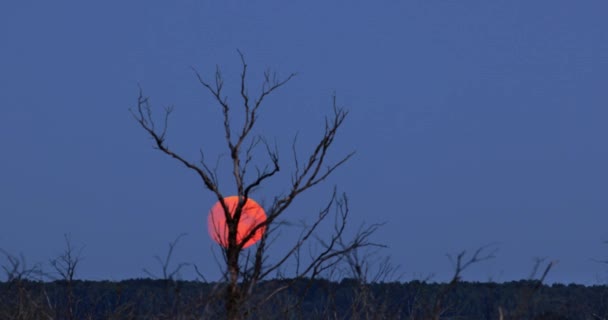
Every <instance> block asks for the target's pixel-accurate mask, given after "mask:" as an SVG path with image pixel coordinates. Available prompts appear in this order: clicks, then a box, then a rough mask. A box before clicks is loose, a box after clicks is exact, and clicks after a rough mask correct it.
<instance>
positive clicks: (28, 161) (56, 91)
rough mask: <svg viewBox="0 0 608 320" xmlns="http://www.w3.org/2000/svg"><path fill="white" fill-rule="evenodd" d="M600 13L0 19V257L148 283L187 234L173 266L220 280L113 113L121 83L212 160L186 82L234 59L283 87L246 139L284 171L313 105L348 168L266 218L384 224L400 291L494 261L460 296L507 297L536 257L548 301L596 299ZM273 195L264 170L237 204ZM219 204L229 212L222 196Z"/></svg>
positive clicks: (187, 198) (199, 5)
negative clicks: (333, 208)
mask: <svg viewBox="0 0 608 320" xmlns="http://www.w3.org/2000/svg"><path fill="white" fill-rule="evenodd" d="M607 10H608V4H606V2H605V1H600V0H595V1H593V0H591V1H578V2H572V1H560V0H554V1H548V0H547V1H533V2H532V1H519V0H516V1H464V2H463V1H428V0H425V1H422V0H420V1H374V2H371V1H329V2H328V1H307V2H300V3H297V4H295V3H287V2H285V1H262V2H251V1H248V2H245V1H216V2H212V1H202V0H199V1H186V0H184V1H173V2H168V1H103V2H83V1H58V2H53V3H48V2H44V1H3V2H2V3H1V4H0V145H1V146H2V153H1V155H2V156H1V157H0V217H1V219H0V221H1V223H0V248H3V249H5V250H7V251H9V252H12V253H16V254H18V253H23V254H24V255H25V256H26V257H27V259H28V262H29V263H30V264H31V263H35V262H46V261H48V259H50V258H51V257H53V256H54V255H56V254H58V253H60V252H61V250H62V246H63V234H65V233H68V234H70V235H71V237H72V239H73V241H74V243H75V244H76V245H78V246H84V250H83V261H82V265H81V269H80V270H79V271H80V272H79V275H80V276H81V277H82V278H86V279H115V280H118V279H124V278H133V277H143V276H145V274H144V273H143V272H142V268H148V269H150V270H154V269H155V268H156V265H155V261H154V258H153V256H154V255H156V254H164V252H165V250H166V247H167V243H168V242H169V241H171V240H172V239H174V238H175V237H176V236H177V235H179V234H181V233H187V234H188V235H187V236H186V237H185V238H184V239H183V240H182V242H181V244H180V246H179V247H178V249H177V251H176V257H175V261H190V262H194V263H196V264H198V265H199V266H200V267H201V269H203V270H204V272H206V273H207V274H208V275H210V278H213V277H214V276H217V266H216V263H215V261H214V258H213V255H212V250H213V249H212V248H214V245H213V243H212V241H211V240H210V238H209V237H208V235H207V233H206V225H205V221H206V215H207V211H208V210H209V208H210V207H211V206H212V205H213V197H212V195H211V194H209V193H208V192H206V191H205V190H204V189H203V185H202V183H201V181H200V180H198V179H197V177H196V175H195V174H194V173H193V172H190V171H188V170H187V169H185V168H183V167H182V166H180V165H179V164H178V163H176V162H175V161H172V159H169V158H168V157H166V156H164V155H163V154H161V153H160V152H158V151H156V150H154V149H153V148H152V141H151V140H150V139H148V137H147V136H146V135H145V133H144V132H143V131H142V130H141V129H140V128H139V127H138V125H137V123H136V122H135V121H134V120H133V119H132V117H131V115H130V113H129V111H128V109H129V108H130V107H133V106H134V105H135V102H136V99H137V93H138V91H137V90H138V89H137V86H138V84H139V85H141V86H142V88H143V89H144V91H145V92H146V94H147V95H148V96H150V98H151V101H152V103H153V105H154V106H155V107H157V108H159V110H160V108H162V107H163V106H166V105H174V106H175V108H176V109H175V113H174V116H173V118H172V122H171V126H170V131H169V136H168V141H169V145H170V146H171V147H172V148H174V149H175V150H177V151H180V152H181V153H183V154H184V155H186V156H188V157H191V159H194V160H196V159H197V156H198V150H199V148H200V147H203V148H204V149H205V150H206V153H207V154H208V155H209V158H210V159H215V158H216V157H217V156H219V155H221V154H222V153H224V152H225V146H224V145H223V144H222V142H223V141H222V131H221V119H220V114H219V109H218V108H217V106H216V105H214V104H213V101H212V100H211V99H210V97H209V96H208V95H207V94H206V92H205V91H204V90H203V89H202V88H201V87H200V85H199V84H198V83H197V81H196V78H195V76H194V74H193V73H192V71H191V69H190V68H191V67H195V68H197V69H198V70H199V71H200V72H201V73H202V74H204V75H207V76H211V75H212V72H213V71H214V70H215V65H216V64H217V65H219V66H220V67H222V70H223V71H224V72H225V77H226V81H227V82H228V83H231V81H234V80H238V72H239V67H240V65H239V58H238V55H237V53H236V49H240V50H242V51H243V52H244V53H245V55H246V57H247V61H248V63H249V65H250V68H251V74H250V75H251V76H250V78H249V79H250V80H251V84H252V86H253V88H255V86H256V85H258V84H259V81H258V80H259V79H261V74H262V71H263V70H265V68H267V67H268V68H272V69H273V70H276V71H277V72H278V73H279V74H281V75H288V74H289V73H291V72H298V76H297V77H296V78H295V79H294V80H293V81H292V82H290V83H289V85H287V86H286V87H284V88H283V89H281V90H280V91H278V92H277V94H276V95H275V96H273V97H271V98H270V99H268V103H267V105H265V106H264V110H263V114H262V118H261V120H260V123H259V127H258V130H259V131H258V132H256V133H259V134H263V135H265V136H267V137H270V138H271V139H274V140H276V141H277V143H278V144H279V146H280V147H279V151H280V152H281V154H283V155H284V156H283V157H282V160H284V161H286V164H285V165H286V166H287V168H289V159H290V157H289V156H290V142H291V139H292V137H293V136H294V135H295V134H296V132H298V134H299V138H298V139H299V143H300V145H301V148H302V149H301V150H302V152H305V151H306V150H309V149H310V147H311V145H312V143H313V142H314V140H315V138H316V137H317V136H318V135H319V134H320V133H321V129H322V127H321V125H322V121H323V117H324V116H325V114H327V113H328V112H329V111H330V107H331V94H332V92H336V94H337V96H338V102H339V103H340V104H342V105H345V106H347V107H348V109H349V110H350V112H351V113H350V116H349V118H348V120H347V122H346V124H345V126H344V128H343V131H342V132H341V134H340V135H339V137H338V139H337V141H336V148H335V149H334V153H333V156H334V157H335V158H334V159H336V158H338V157H339V156H341V155H344V154H347V153H348V152H350V151H353V150H354V151H356V156H355V158H353V160H352V161H350V162H349V163H347V164H346V165H345V166H344V167H342V168H341V169H340V170H339V171H338V172H337V173H336V174H335V175H334V176H332V177H331V179H330V180H328V182H327V184H326V185H324V186H322V187H320V188H319V189H317V190H315V191H313V192H310V193H309V194H306V195H304V196H303V197H302V198H301V199H300V200H299V202H297V203H296V204H295V205H294V207H293V208H292V210H291V211H289V212H287V213H286V215H285V216H284V218H285V219H288V220H291V221H297V220H299V219H306V218H307V217H308V219H310V217H311V215H315V214H316V211H317V210H318V209H319V208H320V207H322V206H323V204H324V201H326V199H327V195H328V191H330V190H331V188H332V187H333V185H338V186H339V189H340V190H341V191H344V192H346V193H347V194H348V196H349V199H350V204H351V214H352V218H351V221H352V225H351V226H352V227H353V229H356V228H357V227H358V226H359V225H360V224H361V223H374V222H386V225H385V226H384V227H383V228H382V229H381V232H379V233H378V234H377V235H376V237H375V240H377V241H378V242H382V243H385V244H386V245H388V246H389V248H388V249H386V250H385V251H384V254H387V255H390V256H391V257H392V259H393V261H394V263H396V264H399V265H400V266H401V268H400V271H401V272H403V274H404V278H403V279H404V280H410V279H413V278H416V277H425V276H426V275H428V274H431V273H434V274H435V275H436V276H435V279H436V280H445V279H447V278H448V276H449V275H450V270H451V266H450V264H449V261H448V260H447V259H446V257H445V254H446V253H455V252H457V251H460V250H463V249H469V250H472V249H475V248H476V247H478V246H481V245H484V244H488V243H497V246H498V248H499V252H498V253H497V258H496V259H494V260H492V261H489V262H486V263H484V264H480V265H477V266H475V267H473V268H472V269H470V270H469V271H468V272H467V273H466V274H465V275H464V277H465V279H469V280H487V279H489V278H491V279H494V280H498V281H505V280H512V279H521V278H525V277H527V275H528V274H529V271H530V269H531V267H532V264H533V259H534V257H547V258H548V259H551V260H559V263H558V264H557V266H556V267H555V269H554V270H553V271H552V273H551V274H550V275H549V277H548V280H549V281H551V282H579V283H597V282H604V281H606V278H607V271H608V270H607V269H608V268H607V267H606V266H603V265H600V264H597V263H594V262H593V261H591V259H593V258H597V259H605V258H606V257H608V246H607V245H605V244H603V243H602V242H603V241H606V240H608V231H607V229H606V225H608V214H607V211H608V201H607V200H606V199H608V198H607V197H606V194H607V193H608V168H607V167H606V163H608V147H607V145H606V137H608V126H606V119H607V117H608V108H607V105H606V102H607V101H608V90H606V83H608V21H607V20H606V19H605V12H607ZM233 89H234V88H233ZM233 93H237V91H233ZM235 98H238V97H236V96H235ZM235 100H236V99H235ZM307 148H308V149H307ZM288 183H289V172H282V174H281V175H279V176H278V177H276V179H273V180H272V182H271V183H270V184H269V185H268V186H267V187H266V188H263V189H260V190H259V191H258V192H257V194H256V195H255V198H256V200H258V201H260V202H263V201H264V200H266V201H270V200H271V199H272V197H273V195H274V194H276V192H279V191H281V190H284V188H285V187H286V186H287V184H288ZM222 185H223V186H224V188H225V189H224V190H226V193H230V188H231V186H230V184H229V180H228V179H227V176H226V179H225V183H223V184H222ZM293 233H294V232H293V231H292V230H290V229H286V230H284V232H283V233H282V237H284V239H285V242H289V240H290V235H291V234H293ZM282 239H283V238H282ZM281 242H283V241H281ZM271 250H276V251H274V252H280V250H281V245H280V244H279V245H277V247H275V248H274V249H271ZM270 253H271V254H272V253H273V251H270ZM184 276H185V277H186V278H188V277H190V276H191V274H189V272H185V274H184Z"/></svg>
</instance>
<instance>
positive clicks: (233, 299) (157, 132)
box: [131, 51, 378, 319]
mask: <svg viewBox="0 0 608 320" xmlns="http://www.w3.org/2000/svg"><path fill="white" fill-rule="evenodd" d="M238 54H239V57H240V60H241V64H242V68H241V74H240V99H241V100H242V101H241V103H240V104H241V107H240V109H235V108H234V106H233V104H232V102H230V103H229V102H228V97H227V96H226V95H225V94H224V91H223V90H224V79H223V77H222V72H221V71H220V69H219V67H217V68H216V71H215V74H214V77H213V81H211V82H210V81H208V80H205V78H204V77H203V76H202V75H201V74H200V73H199V72H198V71H196V70H194V72H195V75H196V77H197V79H198V81H199V83H200V84H201V85H202V86H203V87H204V88H205V89H206V90H207V91H208V93H210V94H211V95H212V96H213V97H214V100H215V101H216V102H217V104H218V106H219V107H220V109H221V111H222V116H223V119H222V120H223V130H224V140H225V143H226V146H227V147H228V151H229V155H230V159H229V160H228V161H229V162H230V168H231V174H232V176H233V179H234V180H233V183H234V186H235V187H236V190H237V196H238V197H239V202H238V204H237V205H236V208H234V209H233V210H230V209H231V208H229V207H228V205H227V204H226V203H225V201H224V198H225V195H224V193H223V192H222V190H220V188H219V184H218V175H217V172H216V170H211V168H210V167H209V166H208V164H207V163H206V162H205V160H204V158H203V157H202V155H203V154H204V152H203V150H201V159H200V161H199V162H198V163H197V162H193V161H191V160H189V159H187V158H186V157H184V156H183V155H181V154H180V153H178V152H177V151H174V150H173V149H171V148H169V146H168V145H167V141H166V133H167V129H168V124H169V118H170V115H171V113H172V112H173V108H172V107H170V108H166V109H165V110H164V115H163V117H162V120H161V122H162V124H161V126H160V127H159V126H158V125H157V122H158V121H157V120H154V119H153V116H152V107H151V105H150V100H149V98H148V97H146V96H144V94H143V91H142V90H141V88H140V92H139V97H138V100H137V106H136V108H134V109H131V113H132V114H133V116H134V117H135V119H136V121H137V122H138V123H139V125H140V126H141V127H142V128H143V129H144V130H145V132H146V133H147V134H148V135H149V136H150V137H152V139H153V141H154V145H155V147H156V148H157V149H158V150H160V151H161V152H162V153H164V154H166V155H168V156H170V157H172V158H174V159H176V160H177V161H178V162H180V163H181V164H183V165H185V166H186V167H187V168H189V169H191V170H192V171H194V172H195V173H196V174H197V175H198V176H199V177H200V178H201V180H202V182H203V184H204V186H205V188H206V189H207V190H208V191H210V192H211V193H213V194H214V196H215V197H216V198H217V200H218V201H219V203H220V204H221V206H222V208H223V211H224V215H225V219H226V226H227V230H228V232H227V234H228V236H227V245H225V246H224V247H223V248H222V251H223V257H224V264H223V267H224V268H225V270H223V271H224V279H225V281H226V286H225V291H224V294H225V295H224V299H223V300H224V306H225V311H226V317H227V318H228V319H241V318H243V317H245V316H246V315H247V314H248V312H249V311H250V309H251V308H255V306H251V305H249V306H247V304H246V302H247V299H248V298H249V297H250V296H251V294H252V291H253V290H254V289H255V286H256V284H257V283H258V282H259V281H260V280H261V279H264V278H265V277H267V276H268V275H269V274H271V273H272V272H276V271H277V270H278V269H279V268H280V267H281V266H282V265H284V264H285V262H286V261H288V260H289V259H290V258H294V257H295V259H296V260H297V263H298V267H297V271H296V276H297V277H304V276H306V277H310V278H315V277H316V276H318V275H319V274H320V273H321V272H323V271H324V270H327V269H329V268H332V267H335V266H336V264H338V263H339V262H341V261H343V260H345V259H344V258H345V257H346V256H347V254H348V253H349V252H351V251H353V250H355V249H357V248H361V247H366V246H372V245H374V244H373V243H372V242H370V239H369V238H370V236H371V234H373V233H374V231H375V230H377V228H378V225H370V226H367V227H364V228H361V229H359V231H358V232H356V233H355V235H354V236H352V238H350V239H348V240H347V239H345V237H344V230H345V226H346V223H347V221H348V214H349V208H348V199H347V197H346V196H345V195H344V194H339V193H338V192H337V191H336V189H335V188H334V192H333V193H331V195H330V199H329V202H328V204H327V206H326V207H325V208H324V209H323V210H321V211H320V212H319V214H318V216H317V217H316V219H315V220H314V222H313V223H312V224H311V225H310V226H308V227H306V228H305V230H304V231H303V232H302V233H301V235H300V237H299V239H298V240H297V241H296V243H295V244H294V245H293V247H291V249H290V250H287V253H286V254H285V255H284V256H281V257H278V259H276V260H275V261H276V262H274V263H268V259H267V257H266V249H267V245H268V242H267V237H268V233H265V234H264V236H263V237H262V239H261V240H260V241H259V242H258V244H257V246H256V248H255V249H254V251H255V252H253V253H251V252H250V251H248V253H247V254H244V249H243V246H244V244H245V243H246V242H247V241H248V240H249V239H251V238H252V237H253V236H254V235H255V233H256V232H257V231H258V230H259V229H261V228H263V229H266V230H270V229H273V228H278V227H280V226H281V224H280V223H278V220H277V219H278V218H279V217H281V216H282V215H283V214H284V213H285V211H286V210H287V208H289V207H290V205H291V204H292V203H293V202H294V200H295V199H296V198H297V197H298V196H300V195H301V194H303V193H304V192H306V191H307V190H309V189H311V188H313V187H315V186H317V185H318V184H320V183H322V182H324V181H325V180H326V179H327V178H328V177H329V176H330V175H331V174H332V173H333V172H334V171H335V170H336V169H337V168H339V167H340V166H342V165H343V164H344V163H345V162H346V161H348V160H349V159H350V158H351V157H352V156H353V153H349V154H347V155H345V156H344V157H342V158H341V159H339V160H338V161H336V162H329V160H328V154H329V153H330V151H331V149H332V146H333V144H334V141H335V138H336V135H337V133H338V131H339V129H340V128H341V126H342V125H343V123H344V121H345V119H346V117H347V115H348V111H346V110H345V109H344V108H343V107H340V106H338V105H337V102H336V97H335V95H334V96H333V99H332V109H331V110H332V112H331V114H330V116H329V117H326V120H325V128H324V131H323V133H322V135H321V137H320V138H319V139H318V141H317V143H316V145H315V146H314V148H313V149H312V151H311V152H310V153H309V154H308V155H307V156H305V157H298V156H297V153H296V152H295V149H296V148H295V142H294V145H292V150H293V153H294V166H295V169H294V171H293V172H292V174H291V183H290V184H289V185H288V186H287V190H288V191H287V192H286V193H284V194H280V195H276V196H275V197H274V199H273V201H272V204H271V205H270V206H269V207H267V208H266V213H267V219H266V220H265V221H262V222H260V223H258V224H257V225H255V226H254V227H253V228H251V229H250V230H249V231H248V232H247V234H246V235H244V237H242V238H239V237H237V230H238V225H239V222H240V220H241V217H242V214H243V208H244V207H245V205H246V203H247V201H249V197H250V195H251V192H252V191H253V190H254V189H256V188H259V187H262V186H263V185H264V184H265V182H267V181H268V179H270V178H271V177H273V176H274V175H275V174H277V173H278V172H279V171H280V168H281V162H280V161H279V152H278V149H277V147H276V146H274V147H271V146H270V144H269V143H268V142H267V139H265V138H264V137H261V136H254V135H252V129H253V128H254V127H255V126H256V125H257V123H258V119H259V117H260V116H261V110H262V106H263V102H264V101H265V99H266V98H267V97H268V96H269V95H271V94H273V93H275V91H277V90H278V89H280V88H281V87H283V86H284V85H286V84H287V83H288V82H289V81H291V80H292V79H293V78H294V77H295V76H296V74H295V73H292V74H289V75H288V76H287V77H285V78H279V77H278V76H277V74H276V73H273V72H270V71H266V72H264V77H263V79H262V89H261V92H259V94H258V95H257V96H254V95H250V94H249V90H248V82H247V72H248V65H247V63H246V61H245V57H244V55H243V54H242V52H240V51H238ZM233 112H240V113H241V114H242V116H243V118H244V121H243V123H242V125H238V126H237V125H235V121H234V118H233ZM260 146H263V147H264V148H265V149H266V154H267V156H268V160H267V165H266V166H265V167H264V168H263V169H259V168H258V167H255V169H256V172H255V174H253V175H252V177H251V178H250V177H249V174H250V171H251V170H250V169H251V168H252V167H253V165H252V159H253V158H254V157H255V155H254V150H256V148H259V147H260ZM231 211H232V212H231ZM331 212H335V214H336V219H335V226H334V232H333V233H332V234H331V235H329V236H328V237H327V236H326V237H325V238H319V237H316V236H314V234H315V230H316V229H317V227H318V226H319V225H320V223H321V222H323V221H325V220H326V219H327V218H328V216H329V215H330V213H331ZM237 239H240V241H238V240H237ZM313 239H317V240H319V241H318V243H319V244H320V247H321V248H322V249H321V250H320V252H318V253H316V254H315V255H314V256H313V257H312V258H311V259H310V261H309V262H307V263H305V264H304V263H302V262H301V260H300V259H299V257H300V250H301V248H302V246H303V244H304V243H306V242H307V241H309V240H313ZM300 264H302V265H300ZM284 289H286V287H280V288H278V289H277V290H276V291H275V292H273V293H270V294H269V296H272V295H274V294H276V293H278V291H280V290H284ZM262 302H263V300H262Z"/></svg>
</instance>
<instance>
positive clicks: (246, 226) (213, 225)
mask: <svg viewBox="0 0 608 320" xmlns="http://www.w3.org/2000/svg"><path fill="white" fill-rule="evenodd" d="M224 202H225V203H226V206H227V207H228V210H229V211H230V215H231V216H234V211H235V210H236V207H237V205H238V203H239V197H238V196H231V197H226V198H224ZM264 221H266V213H264V209H262V207H261V206H260V205H259V204H258V203H257V202H255V201H254V200H253V199H251V198H249V199H247V202H246V203H245V206H243V210H242V212H241V219H240V220H239V225H238V228H237V235H236V241H237V243H241V242H242V241H243V239H244V238H245V237H246V236H247V235H248V234H249V233H250V232H251V230H253V228H255V227H256V226H257V225H258V224H260V223H262V222H264ZM207 228H208V231H209V236H211V239H213V240H214V241H215V242H217V243H218V244H219V245H220V246H222V247H224V248H226V247H228V225H227V224H226V216H225V215H224V209H223V208H222V204H221V203H220V202H219V201H218V202H216V203H215V205H213V207H212V208H211V210H209V216H208V217H207ZM264 231H266V228H265V227H261V228H259V229H258V230H256V232H255V234H254V235H253V236H252V237H251V238H249V240H247V242H245V244H244V245H243V248H247V247H249V246H251V245H253V244H254V243H256V242H258V240H260V239H261V238H262V235H263V234H264Z"/></svg>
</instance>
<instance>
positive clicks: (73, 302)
mask: <svg viewBox="0 0 608 320" xmlns="http://www.w3.org/2000/svg"><path fill="white" fill-rule="evenodd" d="M64 239H65V249H64V251H63V253H61V254H59V255H58V256H57V257H56V258H54V259H52V260H51V261H50V264H51V266H52V267H53V269H54V270H55V272H56V273H57V275H58V277H57V279H58V280H60V281H61V282H63V283H64V284H65V298H66V305H65V311H64V316H63V317H62V318H65V319H76V308H77V306H78V300H77V299H76V296H75V295H74V276H75V275H76V269H77V267H78V264H80V262H81V260H82V250H83V248H80V249H79V250H78V251H76V249H75V248H74V245H73V244H72V239H71V238H70V236H69V235H67V234H65V235H64Z"/></svg>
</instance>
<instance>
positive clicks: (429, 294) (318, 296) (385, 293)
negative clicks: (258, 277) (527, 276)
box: [0, 278, 608, 319]
mask: <svg viewBox="0 0 608 320" xmlns="http://www.w3.org/2000/svg"><path fill="white" fill-rule="evenodd" d="M222 285H225V284H221V283H204V282H197V281H173V280H151V279H135V280H125V281H120V282H110V281H80V280H74V281H72V282H66V281H54V282H41V281H31V280H22V279H13V280H11V281H9V282H2V283H0V318H1V319H68V318H73V319H217V318H222V316H221V315H222V313H223V312H224V307H223V305H222V303H223V299H222V296H221V294H222V292H223V291H222V287H221V286H222ZM439 300H441V301H440V303H439V304H438V301H439ZM437 306H441V313H440V315H441V319H606V318H608V286H605V285H604V286H583V285H576V284H570V285H563V284H554V285H551V286H548V285H543V284H541V283H540V282H538V281H515V282H506V283H500V284H499V283H477V282H459V283H458V284H457V285H456V286H454V287H449V284H437V283H429V282H422V281H412V282H407V283H402V282H386V283H371V284H366V283H361V282H360V281H357V280H354V279H345V280H342V281H340V282H333V281H328V280H323V279H319V280H309V279H305V278H300V279H285V280H270V281H264V282H261V283H259V286H258V288H257V289H256V291H255V292H254V294H253V296H252V299H250V301H249V302H248V304H247V306H246V307H247V312H246V314H247V315H248V318H250V319H428V318H427V316H428V315H429V314H432V309H434V308H435V307H437Z"/></svg>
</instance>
